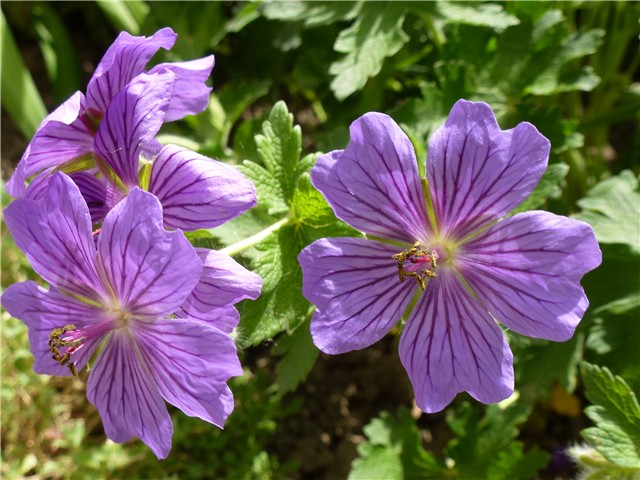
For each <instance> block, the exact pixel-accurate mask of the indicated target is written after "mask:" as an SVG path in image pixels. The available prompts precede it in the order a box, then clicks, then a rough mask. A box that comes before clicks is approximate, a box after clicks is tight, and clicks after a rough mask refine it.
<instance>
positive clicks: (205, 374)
mask: <svg viewBox="0 0 640 480" xmlns="http://www.w3.org/2000/svg"><path fill="white" fill-rule="evenodd" d="M135 335H136V339H137V341H138V342H139V347H140V353H141V354H142V357H143V358H144V360H145V363H146V364H147V365H148V366H149V368H150V370H151V372H152V374H153V376H154V378H155V380H156V383H157V385H158V388H159V389H160V392H161V394H162V396H163V397H164V399H165V400H166V401H168V402H169V403H171V404H173V405H175V406H176V407H178V408H179V409H180V410H182V411H183V412H184V413H186V414H187V415H189V416H192V417H199V418H201V419H203V420H206V421H207V422H211V423H213V424H214V425H217V426H219V427H222V426H223V425H224V422H225V420H226V418H227V417H228V416H229V414H230V413H231V412H232V411H233V397H232V396H231V392H230V390H229V388H228V387H227V384H226V382H227V381H228V380H229V379H230V378H231V377H235V376H238V375H241V374H242V368H241V366H240V361H239V360H238V354H237V351H236V347H235V344H234V343H233V340H232V339H231V338H230V337H229V336H228V335H227V334H225V333H223V332H221V331H220V330H218V329H216V328H214V327H211V326H209V325H206V324H204V323H202V322H199V321H197V320H192V319H182V318H179V319H176V318H172V319H161V320H156V321H154V322H140V324H139V325H138V326H137V327H136V334H135Z"/></svg>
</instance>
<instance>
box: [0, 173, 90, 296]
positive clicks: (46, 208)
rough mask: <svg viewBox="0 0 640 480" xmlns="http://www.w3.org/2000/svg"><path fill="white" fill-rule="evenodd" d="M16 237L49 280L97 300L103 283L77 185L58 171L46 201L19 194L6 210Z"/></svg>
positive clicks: (8, 221) (35, 266)
mask: <svg viewBox="0 0 640 480" xmlns="http://www.w3.org/2000/svg"><path fill="white" fill-rule="evenodd" d="M4 217H5V222H6V224H7V227H8V228H9V232H11V236H12V237H13V240H14V241H15V243H16V245H17V246H18V248H20V249H21V250H22V251H23V252H24V253H25V255H26V256H27V258H28V259H29V261H30V262H31V265H32V266H33V269H34V270H35V271H36V272H37V273H38V274H39V275H40V276H41V277H42V278H44V279H45V280H46V281H47V282H49V283H50V284H52V285H54V286H55V287H57V288H59V289H62V290H65V291H68V292H70V293H73V294H76V295H79V296H81V297H86V298H89V299H94V300H95V299H97V298H98V295H99V293H100V292H102V282H101V280H100V278H99V276H98V273H97V270H96V266H95V254H96V251H95V246H94V244H93V238H92V231H91V218H90V216H89V210H88V209H87V205H86V203H85V201H84V199H83V198H82V195H81V194H80V191H79V190H78V187H77V186H76V185H75V184H74V183H73V182H72V181H71V179H70V178H69V177H67V176H66V175H64V174H62V173H56V174H54V175H53V176H52V177H51V180H50V181H49V183H48V187H47V191H46V195H45V197H44V198H43V200H42V201H34V200H31V199H28V198H19V199H17V200H15V201H14V202H12V203H11V204H9V206H7V208H6V209H5V211H4Z"/></svg>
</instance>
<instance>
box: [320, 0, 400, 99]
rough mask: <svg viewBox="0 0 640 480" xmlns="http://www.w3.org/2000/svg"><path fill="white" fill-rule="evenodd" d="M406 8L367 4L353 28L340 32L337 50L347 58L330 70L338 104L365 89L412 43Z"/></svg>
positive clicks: (336, 63)
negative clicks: (405, 25)
mask: <svg viewBox="0 0 640 480" xmlns="http://www.w3.org/2000/svg"><path fill="white" fill-rule="evenodd" d="M404 17H405V7H404V5H403V4H402V3H394V2H385V3H376V2H367V3H364V4H363V5H362V9H361V10H360V14H359V16H358V18H357V20H356V21H355V23H353V25H351V26H350V27H349V28H347V29H346V30H343V31H342V32H340V35H339V36H338V38H337V40H336V43H335V44H334V46H333V48H334V50H335V51H337V52H339V53H344V54H346V55H345V56H344V57H343V58H341V59H340V60H337V61H335V62H333V63H332V64H331V66H330V67H329V73H331V75H334V76H335V78H334V79H333V81H332V82H331V90H332V91H333V93H334V94H335V96H336V98H337V99H338V100H344V99H345V98H347V97H348V96H350V95H352V94H353V93H355V92H357V91H358V90H360V89H361V88H362V87H364V86H365V84H366V83H367V80H368V79H369V78H371V77H373V76H375V75H377V74H378V73H379V72H380V70H381V69H382V64H383V62H384V59H385V58H387V57H390V56H392V55H394V54H396V53H397V52H398V51H399V50H400V49H401V48H402V46H403V45H404V44H405V43H406V42H407V41H408V40H409V36H408V35H407V34H406V33H405V32H404V31H403V30H402V24H403V22H404Z"/></svg>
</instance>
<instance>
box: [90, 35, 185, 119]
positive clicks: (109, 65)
mask: <svg viewBox="0 0 640 480" xmlns="http://www.w3.org/2000/svg"><path fill="white" fill-rule="evenodd" d="M176 38H177V35H176V34H175V33H174V32H173V30H171V28H169V27H166V28H163V29H160V30H158V31H157V32H156V33H154V34H153V35H152V36H150V37H134V36H132V35H130V34H128V33H127V32H122V33H121V34H120V35H118V38H116V40H115V41H114V42H113V44H112V45H111V46H110V47H109V49H108V50H107V52H106V53H105V54H104V56H103V57H102V60H100V63H99V64H98V66H97V67H96V70H95V72H94V74H93V76H92V77H91V80H90V81H89V85H87V108H88V109H89V110H91V111H94V112H95V113H98V114H102V115H104V113H105V112H106V111H107V107H108V106H109V103H110V102H111V100H112V99H113V97H114V96H115V95H116V94H117V93H118V92H119V91H120V90H122V89H123V88H124V87H125V86H126V85H127V84H128V83H129V82H130V81H131V80H133V78H135V77H136V76H137V75H138V74H140V73H142V72H143V71H144V69H145V67H146V65H147V63H149V60H151V57H153V55H154V54H155V53H156V52H157V51H158V50H160V49H161V48H164V49H165V50H169V49H170V48H171V47H173V44H174V43H175V41H176Z"/></svg>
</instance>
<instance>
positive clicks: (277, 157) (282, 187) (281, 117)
mask: <svg viewBox="0 0 640 480" xmlns="http://www.w3.org/2000/svg"><path fill="white" fill-rule="evenodd" d="M301 138H302V134H301V132H300V127H299V126H298V125H296V126H294V125H293V115H291V114H290V113H289V111H288V110H287V106H286V104H285V103H284V102H282V101H280V102H278V103H276V104H275V105H274V107H273V109H272V110H271V113H270V114H269V118H268V119H267V120H266V121H265V122H264V124H263V126H262V134H261V135H257V136H256V144H257V146H258V154H259V155H260V158H261V160H262V163H263V165H264V167H263V166H260V165H258V164H256V163H254V162H250V161H245V162H244V164H243V165H242V167H241V170H242V171H243V172H244V174H245V175H247V177H249V179H250V180H251V181H253V183H254V184H255V186H256V190H257V193H258V202H259V203H260V204H262V205H264V206H265V207H266V208H267V209H268V210H269V213H270V214H272V215H274V214H278V213H282V212H285V211H288V210H289V206H290V205H291V201H292V199H293V193H294V190H295V186H296V184H297V182H298V177H299V176H300V174H301V173H302V171H303V170H304V169H305V168H306V164H302V165H299V162H300V152H301V151H302V146H301V142H302V139H301Z"/></svg>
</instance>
